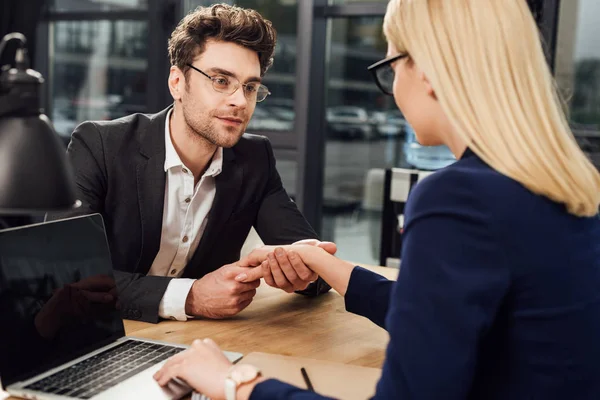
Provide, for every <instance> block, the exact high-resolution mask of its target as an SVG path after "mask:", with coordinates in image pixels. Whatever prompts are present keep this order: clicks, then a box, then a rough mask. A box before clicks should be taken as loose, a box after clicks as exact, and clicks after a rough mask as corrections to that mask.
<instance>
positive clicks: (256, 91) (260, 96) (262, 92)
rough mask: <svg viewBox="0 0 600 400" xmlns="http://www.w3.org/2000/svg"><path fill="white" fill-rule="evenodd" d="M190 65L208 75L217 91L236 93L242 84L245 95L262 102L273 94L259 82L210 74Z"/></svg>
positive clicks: (249, 98) (191, 66)
mask: <svg viewBox="0 0 600 400" xmlns="http://www.w3.org/2000/svg"><path fill="white" fill-rule="evenodd" d="M188 67H190V68H191V69H193V70H194V71H198V72H200V73H201V74H202V75H204V76H205V77H207V78H208V79H210V80H211V81H212V87H213V89H214V90H215V91H216V92H219V93H225V94H234V93H235V91H236V90H238V89H239V88H240V86H242V87H243V88H244V96H246V98H247V99H248V100H250V101H256V102H257V103H260V102H261V101H263V100H264V99H266V98H267V96H268V95H270V94H271V92H269V89H268V88H267V87H266V86H265V85H263V84H261V83H258V82H248V83H244V84H242V83H240V81H239V80H237V79H236V78H234V77H232V76H225V75H215V76H210V75H208V74H207V73H205V72H203V71H201V70H200V69H198V68H196V67H194V66H193V65H192V64H188Z"/></svg>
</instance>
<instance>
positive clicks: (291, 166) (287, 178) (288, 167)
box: [274, 149, 298, 199]
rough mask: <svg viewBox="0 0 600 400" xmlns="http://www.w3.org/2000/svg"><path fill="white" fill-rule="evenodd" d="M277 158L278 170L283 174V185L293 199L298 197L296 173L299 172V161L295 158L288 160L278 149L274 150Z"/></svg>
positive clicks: (280, 174)
mask: <svg viewBox="0 0 600 400" xmlns="http://www.w3.org/2000/svg"><path fill="white" fill-rule="evenodd" d="M274 152H275V158H276V159H277V172H279V176H281V182H282V183H283V187H284V188H285V190H286V191H287V193H288V194H289V195H290V197H291V198H292V199H295V198H296V174H297V172H298V163H297V162H296V161H295V160H288V159H286V158H284V157H282V156H280V155H279V154H278V152H277V149H275V150H274Z"/></svg>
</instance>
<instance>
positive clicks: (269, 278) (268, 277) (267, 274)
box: [260, 260, 277, 288]
mask: <svg viewBox="0 0 600 400" xmlns="http://www.w3.org/2000/svg"><path fill="white" fill-rule="evenodd" d="M260 267H261V269H262V272H263V278H265V283H266V284H267V285H269V286H271V287H274V288H276V287H277V284H276V283H275V279H273V273H272V272H271V267H269V260H265V261H263V263H262V264H261V265H260Z"/></svg>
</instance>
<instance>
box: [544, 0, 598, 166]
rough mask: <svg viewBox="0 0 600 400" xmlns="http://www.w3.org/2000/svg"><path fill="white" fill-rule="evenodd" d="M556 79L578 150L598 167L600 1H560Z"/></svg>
mask: <svg viewBox="0 0 600 400" xmlns="http://www.w3.org/2000/svg"><path fill="white" fill-rule="evenodd" d="M559 18H560V19H559V27H558V40H557V49H556V64H555V71H556V79H557V81H558V86H559V88H560V90H561V92H562V95H563V97H564V98H565V99H566V100H567V103H568V106H569V111H570V116H569V120H570V124H571V128H572V129H573V132H574V134H575V137H576V139H577V141H578V142H579V144H580V146H581V148H582V149H583V150H584V151H585V152H586V154H588V156H589V157H590V158H591V159H592V161H593V162H594V164H595V165H596V167H598V168H600V46H599V45H598V38H599V37H600V25H599V24H598V20H599V19H600V2H598V1H597V0H569V1H562V2H561V9H560V17H559Z"/></svg>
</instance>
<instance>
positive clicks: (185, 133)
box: [169, 109, 217, 183]
mask: <svg viewBox="0 0 600 400" xmlns="http://www.w3.org/2000/svg"><path fill="white" fill-rule="evenodd" d="M169 130H170V131H171V142H172V143H173V147H174V148H175V151H176V152H177V154H178V155H179V158H180V159H181V162H183V164H185V166H186V167H187V168H189V169H190V171H191V172H192V174H194V181H195V182H196V183H197V182H198V181H199V180H200V178H201V177H202V175H204V172H205V171H206V169H207V168H208V166H209V164H210V162H211V160H212V158H213V156H214V154H215V151H216V150H217V146H215V145H214V144H212V143H210V142H208V141H207V140H206V139H204V138H203V137H200V136H198V135H197V134H195V133H194V132H192V131H191V129H190V128H189V127H188V126H187V124H186V123H185V119H184V118H183V114H182V112H181V111H180V110H175V109H173V112H172V113H171V119H170V121H169Z"/></svg>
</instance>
